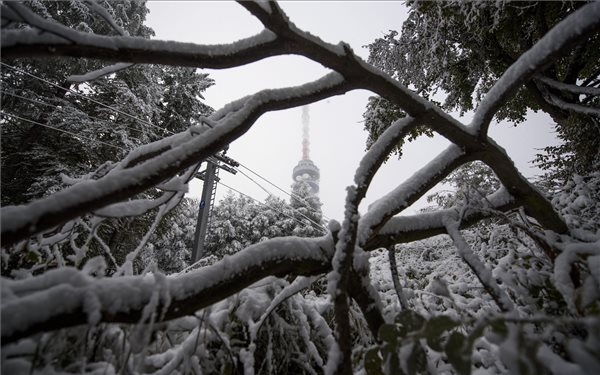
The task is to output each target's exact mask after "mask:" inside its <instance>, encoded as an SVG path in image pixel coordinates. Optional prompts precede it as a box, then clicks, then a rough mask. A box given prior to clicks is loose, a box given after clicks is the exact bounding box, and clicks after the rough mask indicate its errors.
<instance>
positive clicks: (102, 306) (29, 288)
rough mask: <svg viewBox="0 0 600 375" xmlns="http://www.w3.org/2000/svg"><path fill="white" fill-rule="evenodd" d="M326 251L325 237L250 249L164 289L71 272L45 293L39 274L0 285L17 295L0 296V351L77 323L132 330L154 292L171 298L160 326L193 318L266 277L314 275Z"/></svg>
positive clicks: (148, 281) (144, 279) (170, 280)
mask: <svg viewBox="0 0 600 375" xmlns="http://www.w3.org/2000/svg"><path fill="white" fill-rule="evenodd" d="M332 252H333V243H332V240H331V237H323V238H319V239H306V238H296V237H288V238H278V239H272V240H268V241H264V242H261V243H259V244H256V245H253V246H250V247H248V248H246V249H245V250H244V251H242V252H240V253H237V254H235V255H233V256H231V257H226V258H225V259H223V260H222V261H220V262H219V263H216V264H215V265H213V266H210V267H206V268H202V269H199V270H197V271H193V272H190V273H187V274H183V275H175V276H171V277H167V278H166V281H165V283H166V284H164V285H163V284H159V283H158V282H157V281H156V279H155V278H154V277H152V276H151V275H147V276H132V277H117V278H103V279H93V278H91V277H88V276H85V275H83V274H82V273H78V274H77V278H76V279H75V278H73V275H72V274H73V273H74V272H76V271H73V272H65V271H64V270H62V271H61V273H60V275H63V276H64V277H65V278H64V279H61V278H60V277H59V280H53V282H52V284H54V285H53V286H50V287H48V286H47V284H46V283H45V282H44V283H41V282H38V281H37V279H38V278H44V277H45V276H44V275H41V276H39V277H36V278H33V279H27V280H24V281H21V282H11V281H8V280H6V281H5V280H3V283H7V285H6V289H7V290H10V289H11V288H12V289H15V295H20V296H19V297H16V296H13V297H12V298H11V297H8V298H7V297H6V295H4V292H3V301H2V344H3V345H4V344H7V343H10V342H13V341H15V340H18V339H20V338H22V337H26V336H29V335H32V334H35V333H38V332H46V331H51V330H55V329H59V328H66V327H72V326H76V325H80V324H85V323H97V322H98V321H103V322H119V323H137V322H138V321H139V319H140V317H141V314H142V310H143V308H144V306H145V305H147V304H148V303H149V302H150V299H151V298H152V295H153V293H155V290H156V289H157V288H167V291H166V292H167V293H168V295H169V296H170V298H171V302H170V303H169V304H168V305H165V304H164V301H162V302H163V303H162V305H161V306H159V307H158V308H157V311H158V312H162V311H163V309H166V310H164V315H163V316H162V319H163V320H169V319H174V318H177V317H181V316H185V315H189V314H193V313H194V312H196V311H197V310H200V309H202V308H204V307H207V306H210V305H211V304H213V303H215V302H218V301H220V300H222V299H224V298H226V297H228V296H231V295H232V294H234V293H237V292H239V291H240V290H242V289H244V288H245V287H247V286H249V285H251V284H253V283H255V282H256V281H259V280H261V279H263V278H265V277H267V276H272V275H273V276H283V275H287V274H292V275H305V276H308V275H317V274H322V273H324V272H326V271H327V270H328V269H329V267H330V266H331V264H330V261H329V257H330V256H331V254H332ZM67 277H68V278H67ZM46 278H47V277H46ZM74 280H77V281H76V282H73V281H74ZM24 284H27V285H24ZM5 292H6V293H8V291H5ZM97 314H99V315H97ZM158 315H161V314H158ZM94 316H97V318H94ZM94 319H97V320H96V321H95V322H94Z"/></svg>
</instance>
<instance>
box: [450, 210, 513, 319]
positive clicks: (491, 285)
mask: <svg viewBox="0 0 600 375" xmlns="http://www.w3.org/2000/svg"><path fill="white" fill-rule="evenodd" d="M456 216H457V212H456V211H454V215H447V216H445V217H444V219H443V221H444V224H445V226H446V230H447V232H448V235H450V237H451V238H452V241H453V242H454V245H455V246H456V249H457V251H458V255H459V256H460V257H461V258H462V259H463V260H464V261H465V263H467V265H468V266H469V268H470V269H471V271H473V273H474V274H475V276H477V278H478V279H479V281H480V282H481V284H482V285H483V287H484V288H485V290H486V291H487V292H488V293H489V294H490V295H491V296H492V298H493V299H494V301H495V302H496V304H497V305H498V307H499V308H500V310H501V311H502V312H504V313H508V312H513V311H514V310H515V306H514V304H513V302H512V301H511V300H510V298H508V295H507V294H506V292H505V291H504V290H502V289H501V288H500V286H499V285H498V283H497V282H496V280H495V279H494V277H493V276H492V271H491V270H490V269H489V268H487V267H486V265H485V264H484V263H483V262H482V261H481V259H479V257H478V256H477V255H476V254H475V253H474V252H473V250H471V247H470V246H469V244H468V243H467V242H466V241H465V239H464V238H463V236H462V234H461V233H460V230H459V226H460V224H459V223H460V220H459V219H457V218H456Z"/></svg>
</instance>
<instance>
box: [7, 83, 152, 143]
mask: <svg viewBox="0 0 600 375" xmlns="http://www.w3.org/2000/svg"><path fill="white" fill-rule="evenodd" d="M2 93H3V94H6V95H9V96H12V97H15V98H19V99H23V100H27V101H29V102H31V103H36V104H40V105H43V106H46V107H53V108H58V107H59V105H58V104H51V103H44V102H42V101H39V100H35V99H31V98H28V97H26V96H22V95H18V94H15V93H13V92H9V91H2ZM82 112H83V111H82ZM84 113H85V112H84ZM86 116H87V117H88V118H90V119H92V120H97V121H106V120H105V119H101V118H99V117H96V116H90V115H88V114H87V113H86ZM121 126H123V127H124V128H125V129H128V130H131V131H137V132H142V129H136V128H132V127H129V126H126V125H121ZM130 138H131V139H133V140H134V141H138V143H140V144H141V143H142V141H140V140H139V139H136V138H132V137H130Z"/></svg>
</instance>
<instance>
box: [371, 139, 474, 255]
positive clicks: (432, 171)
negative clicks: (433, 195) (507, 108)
mask: <svg viewBox="0 0 600 375" xmlns="http://www.w3.org/2000/svg"><path fill="white" fill-rule="evenodd" d="M470 160H472V158H471V157H470V156H468V155H466V154H464V153H463V152H462V151H461V149H460V148H459V147H457V146H455V145H451V146H450V147H448V148H447V149H446V150H445V151H443V152H442V153H441V154H439V155H438V156H437V157H435V158H434V159H433V160H432V161H430V162H429V163H428V164H427V165H426V166H425V167H423V168H421V170H419V171H417V172H416V173H415V174H413V175H412V176H411V177H409V178H408V180H406V181H405V182H403V183H402V184H400V185H399V186H398V187H396V188H395V189H394V190H392V191H391V192H389V193H388V194H386V195H385V196H383V197H382V198H380V199H378V200H377V201H376V202H375V203H373V204H372V205H371V206H370V207H369V211H368V212H367V213H366V214H365V215H364V216H363V217H362V219H361V220H360V225H359V236H360V242H359V243H360V245H361V247H363V248H366V247H365V246H364V244H365V243H367V242H368V241H369V239H370V237H371V236H373V235H376V234H377V233H378V231H379V229H381V227H383V225H385V223H386V222H387V221H388V220H390V218H392V216H394V215H396V214H398V213H400V212H401V211H403V210H404V209H405V208H407V207H409V206H410V205H411V204H413V203H414V202H416V201H417V200H418V199H419V198H420V197H422V196H423V195H424V194H425V193H426V192H428V191H429V190H431V188H433V187H434V186H435V185H437V184H438V183H439V182H440V181H442V180H443V179H444V178H445V177H446V176H448V175H449V174H450V173H451V172H452V171H453V170H454V169H456V168H457V167H458V166H460V165H462V164H464V163H466V162H468V161H470Z"/></svg>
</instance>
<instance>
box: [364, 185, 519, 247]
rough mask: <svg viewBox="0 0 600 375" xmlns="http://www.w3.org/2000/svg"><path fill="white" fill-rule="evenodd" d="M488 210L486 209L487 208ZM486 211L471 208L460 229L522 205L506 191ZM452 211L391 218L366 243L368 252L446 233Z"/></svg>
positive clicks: (492, 197)
mask: <svg viewBox="0 0 600 375" xmlns="http://www.w3.org/2000/svg"><path fill="white" fill-rule="evenodd" d="M486 206H487V207H486ZM482 207H486V209H485V210H478V209H471V208H468V209H467V210H466V211H465V212H464V215H463V218H462V220H461V222H460V228H461V229H462V228H468V227H469V226H471V225H474V224H476V223H477V222H479V221H481V220H482V219H485V218H488V217H492V216H493V211H492V210H494V211H500V212H506V211H510V210H513V209H515V208H517V207H519V203H518V201H517V200H515V199H514V198H513V197H511V196H510V194H508V192H507V191H506V189H505V188H501V189H500V190H498V191H497V192H495V193H493V194H491V195H489V196H487V197H486V198H485V202H482ZM452 210H453V209H452V208H450V209H445V210H440V211H435V212H426V213H422V214H418V215H411V216H396V217H393V218H391V219H390V220H389V221H388V222H387V223H386V224H385V225H384V226H383V227H382V228H381V229H380V230H379V231H378V232H377V234H376V235H373V236H371V237H370V238H369V240H368V241H367V242H366V244H365V246H364V248H365V250H375V249H379V248H389V247H390V246H393V245H395V244H399V243H408V242H413V241H419V240H423V239H426V238H429V237H433V236H437V235H439V234H444V233H446V226H445V224H444V222H443V219H444V217H446V216H448V215H449V214H450V213H451V212H452Z"/></svg>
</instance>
